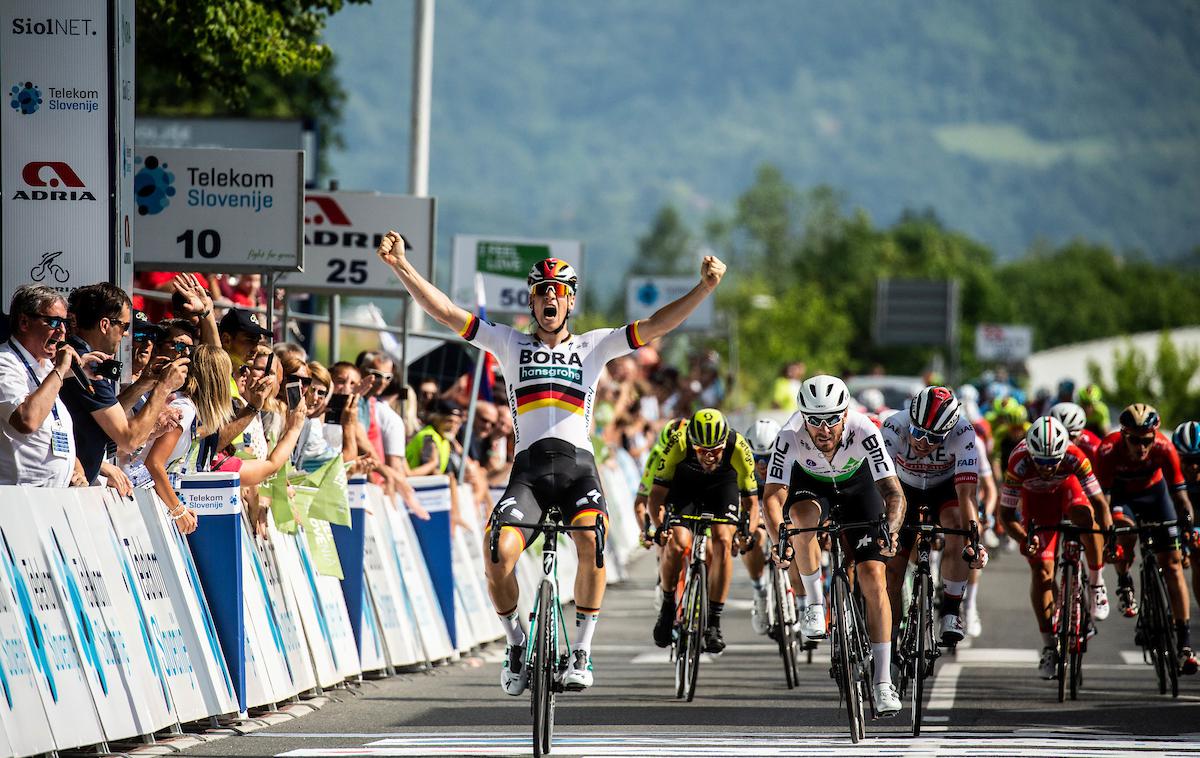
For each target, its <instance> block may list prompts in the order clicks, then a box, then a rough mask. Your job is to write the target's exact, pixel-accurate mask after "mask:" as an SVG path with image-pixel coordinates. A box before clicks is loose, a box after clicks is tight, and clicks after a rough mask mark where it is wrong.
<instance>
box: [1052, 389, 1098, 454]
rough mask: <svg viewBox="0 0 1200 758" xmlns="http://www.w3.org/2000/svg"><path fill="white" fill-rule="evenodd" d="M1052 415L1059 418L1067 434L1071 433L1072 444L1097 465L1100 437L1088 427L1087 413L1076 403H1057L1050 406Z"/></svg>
mask: <svg viewBox="0 0 1200 758" xmlns="http://www.w3.org/2000/svg"><path fill="white" fill-rule="evenodd" d="M1050 415H1051V416H1053V417H1054V418H1056V419H1058V421H1059V423H1061V424H1062V425H1063V428H1064V429H1066V430H1067V434H1069V435H1071V444H1072V445H1075V446H1076V447H1078V448H1079V449H1080V450H1082V451H1083V454H1084V455H1086V456H1087V459H1088V460H1089V461H1091V462H1092V468H1093V469H1095V467H1096V452H1097V451H1098V450H1099V449H1100V438H1099V437H1097V436H1096V433H1095V432H1093V431H1092V430H1091V429H1088V428H1087V414H1086V413H1084V412H1083V409H1082V408H1080V407H1079V406H1078V405H1076V404H1075V403H1055V404H1054V406H1053V407H1051V408H1050Z"/></svg>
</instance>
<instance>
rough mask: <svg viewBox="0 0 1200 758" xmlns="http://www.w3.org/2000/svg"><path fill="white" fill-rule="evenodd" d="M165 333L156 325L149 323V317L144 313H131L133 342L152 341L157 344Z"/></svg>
mask: <svg viewBox="0 0 1200 758" xmlns="http://www.w3.org/2000/svg"><path fill="white" fill-rule="evenodd" d="M164 334H166V331H165V330H164V329H163V328H162V327H161V326H159V325H158V324H152V323H150V317H149V316H147V315H146V312H145V311H134V312H133V338H134V340H137V341H141V340H152V341H154V342H158V341H159V340H160V339H162V338H163V335H164Z"/></svg>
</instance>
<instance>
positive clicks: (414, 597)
mask: <svg viewBox="0 0 1200 758" xmlns="http://www.w3.org/2000/svg"><path fill="white" fill-rule="evenodd" d="M383 512H384V513H385V514H386V515H387V520H388V524H389V526H390V527H391V528H390V529H389V530H388V531H389V532H390V536H391V541H392V560H393V561H395V563H396V568H397V571H398V573H399V574H400V578H401V579H402V581H403V584H404V595H405V600H406V601H407V603H408V606H409V608H410V609H411V612H412V614H413V616H414V617H415V618H416V627H417V634H418V636H419V637H420V640H421V649H422V651H423V652H424V655H425V660H426V662H433V661H439V660H442V659H443V658H449V657H450V656H451V655H453V654H454V647H453V646H452V645H451V644H450V632H449V631H448V630H447V629H446V620H445V619H444V618H442V611H441V609H440V608H439V606H438V601H437V596H436V595H435V594H434V591H433V581H432V580H431V579H430V578H429V569H428V568H427V567H426V566H425V561H424V559H423V558H422V557H421V547H420V545H418V544H417V535H416V533H415V532H414V531H413V527H412V522H411V521H410V520H409V516H408V510H407V509H406V508H404V507H403V506H400V507H396V508H384V509H383Z"/></svg>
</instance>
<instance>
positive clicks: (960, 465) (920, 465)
mask: <svg viewBox="0 0 1200 758" xmlns="http://www.w3.org/2000/svg"><path fill="white" fill-rule="evenodd" d="M908 430H909V419H908V414H907V413H897V414H895V415H894V416H891V417H890V418H888V420H887V421H884V422H883V441H884V443H885V444H886V445H887V451H888V455H889V456H891V458H892V459H893V460H894V461H895V462H896V474H897V475H898V476H899V477H900V481H902V482H904V483H905V484H907V485H908V486H910V487H915V488H917V489H921V490H928V489H933V488H934V487H937V486H939V485H942V484H945V483H946V482H947V481H948V480H949V479H951V478H952V477H953V479H954V483H955V484H968V483H969V484H974V483H975V482H977V481H979V472H980V465H979V461H980V457H981V456H980V455H979V446H978V444H977V443H976V440H975V427H973V426H971V422H970V421H968V420H967V419H966V417H965V416H960V417H959V419H958V423H956V424H955V425H954V428H953V429H951V430H950V434H948V435H947V436H946V441H945V442H943V443H942V444H941V445H938V447H937V448H936V449H935V450H934V451H933V452H932V453H930V454H929V455H917V453H916V451H914V450H913V448H912V437H910V436H909V433H908Z"/></svg>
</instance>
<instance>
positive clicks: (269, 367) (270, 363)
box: [264, 351, 275, 374]
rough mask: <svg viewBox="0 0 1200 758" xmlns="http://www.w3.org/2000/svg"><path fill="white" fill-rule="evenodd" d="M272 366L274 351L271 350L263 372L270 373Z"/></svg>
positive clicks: (273, 363)
mask: <svg viewBox="0 0 1200 758" xmlns="http://www.w3.org/2000/svg"><path fill="white" fill-rule="evenodd" d="M274 367H275V353H274V352H273V351H272V352H271V353H270V354H269V355H268V356H267V367H266V369H264V372H265V373H266V374H270V373H271V369H273V368H274Z"/></svg>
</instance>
